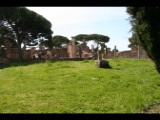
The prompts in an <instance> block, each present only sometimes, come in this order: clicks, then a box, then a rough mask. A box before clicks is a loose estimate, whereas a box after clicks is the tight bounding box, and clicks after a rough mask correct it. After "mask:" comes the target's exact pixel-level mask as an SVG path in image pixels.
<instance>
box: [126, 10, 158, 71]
mask: <svg viewBox="0 0 160 120" xmlns="http://www.w3.org/2000/svg"><path fill="white" fill-rule="evenodd" d="M127 13H128V14H129V15H130V23H131V25H132V32H133V36H132V41H134V42H136V40H137V42H138V43H139V44H140V46H142V47H143V49H144V50H145V51H146V52H147V55H148V56H149V58H151V59H152V60H153V62H154V63H155V66H156V70H157V71H158V72H159V73H160V54H159V53H160V41H159V39H160V14H159V13H160V7H127ZM135 36H137V39H136V40H135V39H134V37H135Z"/></svg>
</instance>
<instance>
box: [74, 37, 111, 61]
mask: <svg viewBox="0 0 160 120" xmlns="http://www.w3.org/2000/svg"><path fill="white" fill-rule="evenodd" d="M74 38H75V40H76V41H83V40H85V41H94V44H95V45H94V46H95V52H97V53H98V60H101V59H102V54H103V51H104V49H105V48H107V46H106V45H105V43H107V42H109V39H110V38H109V37H108V36H105V35H101V34H79V35H76V36H75V37H74Z"/></svg>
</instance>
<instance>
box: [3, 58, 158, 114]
mask: <svg viewBox="0 0 160 120" xmlns="http://www.w3.org/2000/svg"><path fill="white" fill-rule="evenodd" d="M108 61H109V64H110V65H111V66H112V69H102V68H97V67H96V66H95V60H84V61H62V62H61V61H58V62H51V61H47V62H43V63H13V64H11V65H10V66H8V67H5V68H3V69H0V96H1V97H0V113H141V111H142V110H144V109H146V108H148V107H149V106H151V105H153V104H158V103H160V75H159V74H158V73H157V71H156V70H155V68H154V64H153V62H152V61H150V60H147V59H145V60H137V59H120V58H118V59H108ZM156 111H159V113H160V110H157V109H156ZM152 112H155V111H152Z"/></svg>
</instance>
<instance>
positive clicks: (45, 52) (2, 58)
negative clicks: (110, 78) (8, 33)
mask: <svg viewBox="0 0 160 120" xmlns="http://www.w3.org/2000/svg"><path fill="white" fill-rule="evenodd" d="M22 52H23V58H24V60H33V59H43V60H47V59H50V60H53V59H57V58H61V59H63V60H80V59H97V53H96V52H95V51H94V46H93V45H92V47H91V49H90V48H89V47H88V46H87V43H86V41H83V42H82V43H81V44H78V45H76V44H75V40H74V38H72V40H70V43H68V44H67V45H66V46H65V47H63V48H56V49H52V50H50V49H46V48H45V47H43V46H39V47H28V48H27V49H26V48H22ZM137 53H138V51H137V50H135V49H133V50H129V51H122V52H116V57H123V58H137ZM139 55H140V58H148V57H147V55H146V53H145V51H144V50H140V51H139ZM112 57H115V55H114V52H113V51H111V49H110V48H107V49H106V50H105V51H104V54H103V58H104V59H107V58H112ZM17 59H18V53H17V48H10V43H9V41H7V40H6V43H5V47H1V48H0V63H9V62H12V61H14V60H17Z"/></svg>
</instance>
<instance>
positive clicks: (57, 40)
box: [42, 35, 70, 49]
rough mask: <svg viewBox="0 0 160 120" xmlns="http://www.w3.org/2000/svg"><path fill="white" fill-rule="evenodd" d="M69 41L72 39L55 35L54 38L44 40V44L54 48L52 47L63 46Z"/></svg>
mask: <svg viewBox="0 0 160 120" xmlns="http://www.w3.org/2000/svg"><path fill="white" fill-rule="evenodd" d="M69 42H70V40H69V39H68V38H67V37H64V36H61V35H56V36H53V37H52V39H49V40H48V41H44V42H42V44H43V45H45V46H47V47H49V48H50V49H52V48H62V47H63V46H64V45H66V44H67V43H69Z"/></svg>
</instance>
